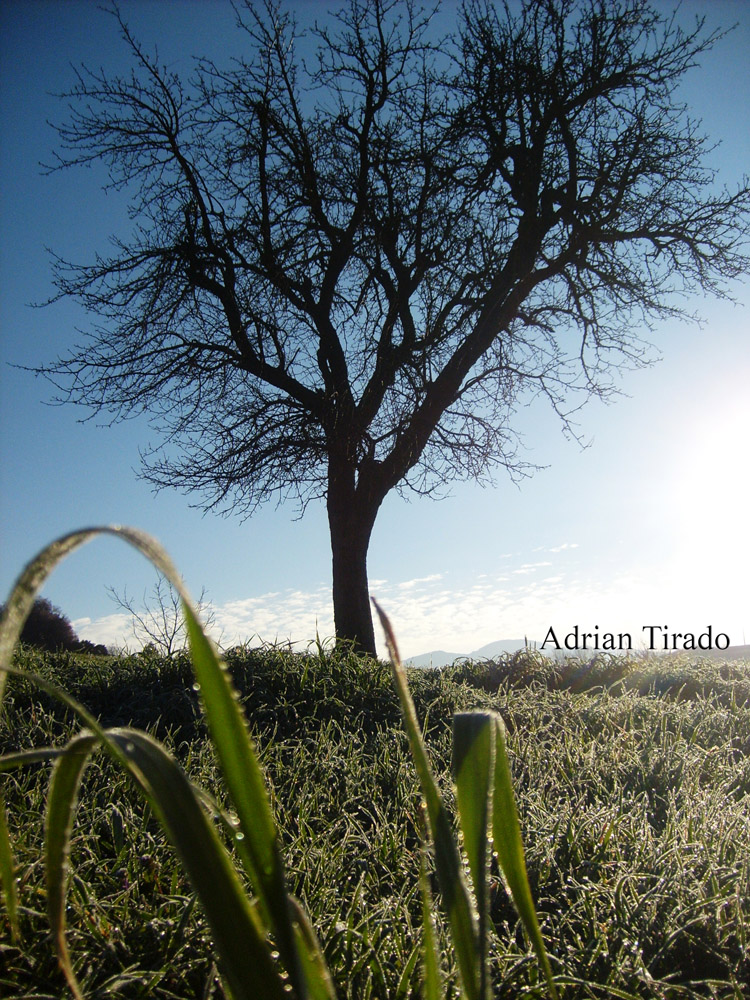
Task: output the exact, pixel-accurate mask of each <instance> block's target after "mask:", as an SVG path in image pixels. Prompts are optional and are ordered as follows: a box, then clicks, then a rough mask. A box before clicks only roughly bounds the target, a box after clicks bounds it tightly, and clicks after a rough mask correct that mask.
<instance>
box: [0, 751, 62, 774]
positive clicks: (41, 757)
mask: <svg viewBox="0 0 750 1000" xmlns="http://www.w3.org/2000/svg"><path fill="white" fill-rule="evenodd" d="M64 753H65V750H64V749H63V748H62V747H35V748H34V749H33V750H17V751H15V753H6V754H3V756H2V757H0V772H2V771H13V770H15V768H17V767H24V765H26V764H42V763H44V762H46V761H48V760H54V759H55V758H56V757H60V756H62V754H64Z"/></svg>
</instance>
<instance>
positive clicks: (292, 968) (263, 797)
mask: <svg viewBox="0 0 750 1000" xmlns="http://www.w3.org/2000/svg"><path fill="white" fill-rule="evenodd" d="M184 610H185V618H186V623H187V632H188V639H189V642H190V653H191V657H192V660H193V667H194V670H195V675H196V677H197V679H198V683H199V685H200V690H201V697H202V700H203V706H204V710H205V713H206V720H207V722H208V727H209V730H210V733H211V739H212V742H213V744H214V746H215V748H216V753H217V756H218V758H219V762H220V764H221V769H222V774H223V776H224V780H225V782H226V785H227V789H228V791H229V795H230V797H231V799H232V804H233V806H234V809H235V810H236V812H237V817H238V820H239V825H238V828H237V829H238V832H239V833H241V834H242V837H241V839H239V840H237V841H236V848H237V851H238V853H239V855H240V858H241V859H242V861H243V864H244V865H245V868H246V870H247V872H248V875H249V876H250V878H251V880H252V882H253V886H254V888H255V891H256V892H257V894H258V896H259V899H260V902H261V905H262V909H263V913H264V916H265V917H266V919H267V920H268V921H269V923H270V925H271V927H272V928H273V931H274V935H275V938H276V947H277V948H278V950H279V953H280V954H281V957H282V960H283V962H284V964H285V966H286V967H287V971H288V972H289V975H290V978H291V981H292V985H293V986H294V988H295V989H296V991H297V993H298V994H299V997H300V1000H303V998H304V997H305V995H306V993H307V976H306V975H305V973H304V972H303V968H302V956H301V955H300V954H299V953H298V950H297V940H296V936H295V932H294V927H293V925H292V909H291V906H290V902H289V894H288V891H287V886H286V877H285V874H284V863H283V860H282V856H281V850H280V846H279V838H278V833H277V829H276V824H275V822H274V818H273V813H272V811H271V803H270V801H269V797H268V792H267V789H266V783H265V778H264V775H263V772H262V771H261V768H260V764H259V762H258V758H257V755H256V753H255V750H254V749H253V745H252V741H251V739H250V735H249V733H248V730H247V724H246V722H245V717H244V714H243V712H242V709H241V708H240V706H239V703H238V700H237V695H236V692H235V689H234V685H233V684H232V681H231V678H230V677H229V674H228V672H227V670H226V667H225V666H224V664H223V663H222V662H221V660H220V659H219V657H218V655H217V653H216V651H215V649H214V647H213V646H212V644H211V643H210V641H209V640H208V639H207V638H206V635H205V634H204V632H203V629H202V628H201V626H200V623H199V622H198V620H197V618H196V617H195V615H194V613H193V611H192V609H191V608H190V607H189V606H188V605H185V608H184ZM321 962H322V957H321Z"/></svg>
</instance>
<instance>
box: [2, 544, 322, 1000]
mask: <svg viewBox="0 0 750 1000" xmlns="http://www.w3.org/2000/svg"><path fill="white" fill-rule="evenodd" d="M100 534H109V535H114V536H116V537H120V538H123V539H124V540H125V541H127V542H128V543H129V544H131V545H132V546H134V547H135V548H137V549H138V550H139V551H140V552H142V553H143V554H144V555H145V556H146V557H147V558H148V559H149V560H150V561H151V562H152V563H153V565H154V566H155V567H156V568H157V569H158V570H159V572H160V573H162V574H163V575H164V576H165V577H166V578H167V580H169V582H170V583H171V584H172V585H173V586H174V588H175V590H176V591H177V592H178V593H179V595H180V597H181V599H182V602H183V606H184V608H185V610H186V618H187V625H188V630H189V633H190V641H191V648H192V650H193V655H194V658H195V665H196V672H197V674H198V681H199V683H200V685H201V689H202V691H203V696H204V704H206V705H207V716H208V718H209V726H210V728H211V732H212V736H213V737H214V738H215V739H216V741H217V751H218V753H219V756H220V760H221V763H222V768H223V770H224V776H225V779H226V781H227V785H228V786H229V791H230V795H231V796H232V799H233V802H234V805H235V808H236V810H237V813H238V815H239V818H240V828H239V830H238V833H239V834H241V835H242V840H240V839H239V838H238V839H237V841H236V843H237V846H238V851H239V853H240V857H241V858H242V859H243V863H245V864H246V865H247V867H248V869H249V871H250V872H251V873H252V876H253V877H254V882H255V885H256V890H257V891H258V893H259V896H260V899H261V904H262V909H263V911H264V912H265V913H266V914H268V916H269V918H270V919H269V922H270V924H271V926H272V928H273V930H274V933H275V935H276V937H277V946H278V948H279V951H280V952H281V954H282V957H283V960H284V962H285V964H286V965H287V969H288V971H289V974H290V976H291V978H292V982H293V985H294V986H295V987H296V989H297V992H298V995H299V997H300V998H302V1000H304V997H305V996H306V992H307V991H306V978H305V975H304V974H303V973H302V972H301V964H300V957H299V956H298V954H297V942H296V937H295V930H294V927H293V923H292V918H291V909H290V905H289V902H288V898H287V892H286V884H285V878H284V871H283V865H282V861H281V854H280V851H279V847H278V839H277V834H276V829H275V824H274V822H273V816H272V814H271V808H270V802H269V800H268V796H267V793H266V789H265V783H264V781H263V776H262V773H261V771H260V767H259V765H258V761H257V758H256V756H255V753H254V751H253V748H252V745H251V743H250V740H249V736H248V734H247V730H246V727H245V722H244V717H243V716H242V713H241V711H240V709H239V706H238V705H237V704H236V702H235V696H234V692H233V689H232V686H231V683H230V681H229V678H228V677H227V676H226V675H225V673H224V671H223V669H222V665H221V663H220V661H219V660H218V658H217V657H216V654H215V653H214V651H213V647H212V646H211V644H210V642H209V641H208V640H207V639H206V636H205V635H204V634H203V631H202V629H201V627H200V625H199V623H198V618H197V615H196V612H195V608H194V605H193V603H192V601H191V599H190V596H189V594H188V593H187V590H186V589H185V586H184V584H183V583H182V580H181V578H180V576H179V574H178V573H177V570H176V569H175V567H174V565H173V563H172V562H171V560H170V559H169V556H168V555H167V554H166V552H165V551H164V549H162V547H161V546H160V545H159V544H158V542H156V541H155V540H154V539H153V538H151V537H150V536H149V535H147V534H145V533H144V532H140V531H137V530H136V529H133V528H125V527H121V526H117V525H114V526H108V527H100V528H88V529H84V530H81V531H76V532H72V533H70V534H69V535H65V536H63V537H62V538H59V539H57V540H56V541H54V542H52V544H51V545H49V546H47V547H46V548H45V549H44V550H43V551H42V552H40V553H39V554H38V555H37V556H36V557H35V558H34V559H32V560H31V562H29V563H28V564H27V566H26V567H25V568H24V570H23V571H22V573H21V575H20V576H19V578H18V580H17V581H16V584H15V586H14V588H13V590H12V592H11V595H10V597H9V599H8V601H7V602H6V607H5V610H4V612H3V615H2V618H1V619H0V698H2V694H3V690H4V684H5V676H6V673H16V672H17V671H15V670H14V669H13V668H12V665H11V664H12V656H13V650H14V647H15V644H16V642H17V640H18V637H19V636H20V633H21V630H22V628H23V624H24V621H25V620H26V617H27V616H28V613H29V611H30V609H31V607H32V604H33V602H34V597H35V596H36V593H37V592H38V590H39V588H40V587H41V586H42V584H43V583H44V581H45V579H46V578H47V576H48V575H49V574H50V573H51V572H52V570H53V569H54V568H55V566H56V565H57V564H58V563H59V562H60V561H61V560H62V559H63V558H65V556H67V555H69V554H70V553H71V552H73V551H74V550H75V549H77V548H78V547H80V546H81V545H83V544H85V543H86V542H88V541H90V540H91V539H92V538H94V537H95V536H97V535H100ZM21 673H23V674H24V676H27V677H29V676H30V675H29V674H28V673H26V672H21ZM42 687H44V688H47V689H50V690H51V689H53V688H54V691H52V693H54V694H55V695H56V696H58V697H60V698H61V700H62V701H63V702H65V703H66V704H69V705H70V706H71V707H73V709H74V711H76V712H77V713H78V714H79V717H80V718H82V719H83V720H84V721H85V722H86V724H87V725H89V727H90V728H91V729H92V731H93V732H94V733H95V734H96V735H97V736H99V738H100V739H101V740H102V742H103V743H104V744H105V746H106V747H107V749H108V750H109V751H110V753H112V754H113V755H114V756H115V757H116V758H117V759H118V760H119V761H120V763H121V764H124V765H125V766H126V767H128V769H129V770H130V771H131V773H134V771H135V770H137V769H135V767H134V763H133V760H132V759H131V756H130V751H127V752H126V747H125V744H122V742H121V741H120V742H118V740H116V739H114V738H113V737H111V736H109V735H108V734H105V733H103V731H102V730H101V727H99V726H98V724H97V723H96V720H94V719H92V718H91V716H90V715H89V714H88V713H87V712H86V711H85V709H83V708H82V706H80V705H78V704H77V703H75V702H74V701H73V699H70V698H69V697H68V696H66V695H65V693H64V692H62V691H61V690H60V689H58V688H56V686H55V685H48V684H44V683H43V684H42ZM152 742H153V741H152ZM232 743H234V745H231V744H232ZM155 745H157V746H158V744H155ZM127 747H136V748H137V751H138V755H139V756H140V757H141V758H143V759H144V760H146V759H147V760H148V761H149V762H150V766H151V772H152V773H151V779H150V781H151V783H152V784H153V783H154V782H155V781H156V780H157V778H159V779H160V780H161V779H162V778H163V774H162V770H165V769H166V771H168V770H169V768H168V767H166V765H165V764H164V760H163V759H162V758H160V757H159V755H158V753H157V751H156V750H155V749H154V747H153V746H151V747H150V749H149V750H148V752H146V749H145V748H144V746H143V745H141V744H140V743H138V741H137V740H136V739H135V737H134V738H133V739H131V740H130V741H129V742H128V744H127ZM156 762H160V763H159V764H158V766H157V763H156ZM175 767H176V765H175ZM160 768H161V769H162V770H160ZM178 770H179V769H178ZM166 771H165V773H166ZM136 777H137V775H136ZM141 778H142V779H143V776H142V775H141ZM183 779H184V780H182V779H177V778H175V777H174V774H173V777H172V778H171V779H170V780H171V781H174V782H176V786H175V787H180V788H181V800H182V804H183V805H184V806H185V807H186V808H189V809H190V810H191V811H192V814H193V815H200V816H201V818H202V825H200V824H199V827H198V830H199V833H196V837H198V838H199V839H200V838H203V840H204V841H205V843H209V842H211V838H213V842H215V844H218V845H219V847H221V849H222V851H223V850H224V849H223V846H222V845H221V842H220V841H219V839H218V837H217V835H216V833H215V831H214V830H213V827H211V825H210V823H209V822H208V820H207V818H206V816H205V813H204V812H203V810H202V808H201V807H200V805H199V803H198V799H197V798H195V794H194V792H193V791H192V790H191V792H190V793H189V794H188V793H186V791H185V789H186V788H188V787H189V788H191V789H192V786H191V785H190V782H189V781H188V780H187V778H186V777H185V776H184V775H183ZM141 784H142V786H143V787H144V788H146V787H147V786H148V784H149V783H148V782H145V783H144V780H141ZM167 784H168V783H167ZM166 787H167V786H164V788H163V789H162V791H165V790H166ZM152 790H153V789H152ZM148 794H149V796H150V795H151V792H149V793H148ZM167 798H168V793H167ZM167 798H164V797H163V796H162V798H161V801H160V803H159V804H157V803H156V802H154V803H153V804H154V808H155V809H156V810H157V813H159V814H160V815H161V816H162V818H163V820H164V822H165V823H167V824H168V825H167V827H166V829H167V832H168V834H169V835H170V837H171V839H172V840H173V842H174V843H175V846H177V848H178V851H179V852H180V853H181V855H183V861H184V863H185V864H186V867H187V868H188V874H189V875H190V877H191V880H192V881H193V884H194V886H195V887H196V890H197V891H198V892H199V895H201V898H202V902H203V903H204V906H205V908H206V910H207V912H209V911H210V912H211V913H213V918H212V917H211V916H210V915H209V922H210V923H212V927H213V925H214V923H215V925H216V929H218V936H217V939H216V945H217V948H218V949H219V951H220V953H221V954H222V956H223V957H224V959H225V961H227V965H228V968H229V969H231V968H234V966H235V963H236V962H237V963H239V967H241V966H242V960H243V956H244V959H247V955H248V954H249V953H251V952H254V950H255V949H254V946H253V947H252V948H251V947H249V946H247V944H244V945H242V946H240V947H239V948H237V947H235V941H234V938H235V935H232V934H230V933H228V931H229V930H230V929H231V928H230V925H228V924H227V923H226V921H225V920H223V919H222V918H221V914H220V910H221V907H216V906H214V905H213V901H214V898H215V887H212V885H211V883H210V880H208V881H207V880H206V879H205V878H204V877H203V876H202V875H201V870H200V865H198V864H196V861H197V855H196V853H195V851H194V850H193V846H194V845H193V844H192V843H191V838H190V835H189V833H188V835H187V840H186V839H185V836H183V835H182V833H181V829H183V828H184V823H183V822H181V821H178V819H177V817H175V816H171V815H170V808H169V806H168V803H167ZM189 802H192V805H190V806H188V803H189ZM196 809H197V812H196ZM207 831H210V834H209V833H207ZM207 838H208V839H207ZM245 841H247V843H245ZM211 850H212V851H213V850H214V848H213V847H212V848H211ZM184 852H187V853H184ZM217 857H219V855H217ZM221 857H222V860H221V861H216V858H214V857H213V856H212V864H213V866H214V868H216V874H217V875H220V876H221V877H220V879H219V881H220V882H225V883H226V882H227V879H229V883H228V884H230V886H232V889H231V892H230V896H231V897H232V899H233V903H232V906H231V907H230V909H232V907H233V908H234V910H235V911H236V916H237V918H238V919H237V921H236V922H235V923H234V925H233V929H234V931H235V932H240V931H242V933H245V932H247V933H250V932H249V931H248V928H250V927H252V928H254V929H255V936H256V938H258V940H259V941H260V940H261V938H263V937H264V935H265V931H263V933H261V930H260V929H259V927H258V918H257V916H256V914H255V910H254V909H252V908H250V904H249V902H248V901H247V899H246V897H245V895H244V890H243V889H242V887H241V883H240V881H239V879H238V877H237V875H236V873H235V871H234V869H233V867H232V863H231V860H230V859H229V856H228V855H227V854H226V851H224V854H223V855H222V856H221ZM4 864H5V867H6V868H8V867H10V868H11V869H12V867H13V860H12V856H11V855H10V854H8V857H7V858H6V859H5V862H4ZM188 866H189V867H188ZM196 880H197V882H196ZM199 885H200V886H202V887H203V890H205V892H207V893H208V896H207V897H206V898H205V899H204V898H203V896H202V893H201V890H200V889H199ZM240 936H242V934H240ZM261 951H262V955H261V954H260V952H258V954H257V955H255V959H254V960H255V961H256V963H257V964H258V968H259V969H261V970H262V969H264V968H266V966H267V967H268V968H267V969H266V972H267V971H268V969H270V970H271V972H273V975H274V976H276V971H275V967H274V966H273V963H272V962H271V959H270V957H269V956H270V953H269V952H268V949H267V947H266V946H265V942H263V948H262V949H261ZM227 956H229V959H227ZM232 956H234V957H232ZM263 956H265V958H264V957H263ZM321 961H322V957H321ZM264 975H265V973H264ZM227 976H228V978H231V979H232V980H233V982H234V986H233V989H234V991H235V993H237V990H238V988H239V990H240V992H239V993H237V996H238V997H239V996H244V995H248V996H249V995H250V994H246V993H245V990H246V989H247V987H246V985H242V983H241V982H240V979H241V977H237V976H235V975H234V973H230V972H227ZM252 978H253V977H252V976H251V977H250V981H252ZM271 981H272V980H271V979H270V978H269V979H268V984H267V992H266V993H263V994H262V995H264V996H266V995H267V996H269V997H270V996H272V995H275V993H273V992H269V991H271V990H275V989H276V988H277V983H278V982H280V980H277V979H273V985H271ZM331 995H332V994H331Z"/></svg>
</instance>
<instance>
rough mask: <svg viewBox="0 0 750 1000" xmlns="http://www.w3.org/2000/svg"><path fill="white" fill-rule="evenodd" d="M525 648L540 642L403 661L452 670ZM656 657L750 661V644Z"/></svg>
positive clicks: (564, 653)
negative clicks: (464, 662) (463, 662)
mask: <svg viewBox="0 0 750 1000" xmlns="http://www.w3.org/2000/svg"><path fill="white" fill-rule="evenodd" d="M525 646H529V647H530V648H531V649H534V648H535V647H538V646H539V643H538V642H536V641H534V640H532V639H530V640H528V641H526V640H524V639H497V640H496V641H495V642H488V643H487V645H486V646H481V647H480V648H479V649H475V650H474V651H473V652H472V653H448V652H446V651H445V650H444V649H433V650H431V651H430V652H429V653H421V654H420V655H419V656H410V657H409V658H408V659H406V660H404V663H405V664H406V666H407V667H449V666H450V665H451V664H452V663H455V661H456V660H463V659H466V660H492V659H495V658H496V657H498V656H503V654H505V653H515V652H516V651H517V650H519V649H523V648H524V647H525ZM633 652H634V653H635V654H638V653H639V652H643V651H642V650H634V651H633ZM546 655H548V656H551V657H552V658H553V659H560V660H562V659H565V658H566V657H576V656H581V657H583V658H584V659H591V657H593V656H595V655H596V650H595V649H586V650H583V649H581V650H575V649H566V650H552V651H551V652H547V654H546ZM656 655H657V656H663V657H665V658H666V657H670V656H685V655H688V656H691V657H695V658H696V659H701V658H702V657H710V658H711V659H713V660H750V644H748V645H744V646H730V647H729V649H712V650H707V649H696V650H692V651H689V652H688V653H661V652H659V651H657V652H656Z"/></svg>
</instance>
